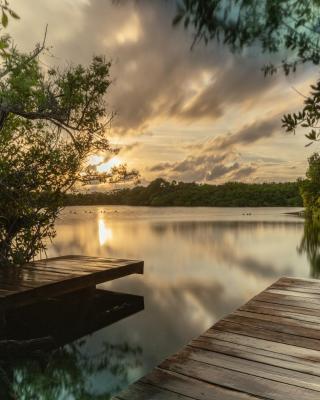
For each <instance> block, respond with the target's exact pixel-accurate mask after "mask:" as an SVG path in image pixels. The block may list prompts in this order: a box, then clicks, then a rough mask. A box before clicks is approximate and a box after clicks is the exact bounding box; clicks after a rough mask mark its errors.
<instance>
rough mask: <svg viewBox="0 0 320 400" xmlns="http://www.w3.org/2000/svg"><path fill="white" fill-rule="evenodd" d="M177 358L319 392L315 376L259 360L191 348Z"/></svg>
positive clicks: (187, 348) (319, 383)
mask: <svg viewBox="0 0 320 400" xmlns="http://www.w3.org/2000/svg"><path fill="white" fill-rule="evenodd" d="M179 357H185V359H190V360H194V361H200V362H203V363H207V364H209V365H214V366H216V367H221V368H225V369H228V370H231V371H238V372H245V373H246V374H248V375H253V376H259V377H261V378H266V379H270V380H273V381H276V382H282V383H288V384H290V385H294V386H299V387H304V388H306V389H312V390H316V391H318V392H319V391H320V379H317V378H316V377H315V376H313V375H310V374H308V373H303V372H300V371H296V370H292V369H291V368H290V369H288V368H287V367H280V366H275V365H273V364H269V363H268V364H267V363H265V362H264V361H263V359H261V358H260V360H259V361H258V362H257V361H253V360H248V359H245V358H241V357H238V356H234V355H229V354H224V353H219V352H215V351H212V350H207V349H203V348H194V347H191V346H188V347H186V348H185V349H184V350H182V351H180V352H179ZM318 372H319V371H318Z"/></svg>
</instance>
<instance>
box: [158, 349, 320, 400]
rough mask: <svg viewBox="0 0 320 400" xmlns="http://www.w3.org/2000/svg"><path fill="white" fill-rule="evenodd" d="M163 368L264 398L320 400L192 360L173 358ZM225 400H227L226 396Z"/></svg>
mask: <svg viewBox="0 0 320 400" xmlns="http://www.w3.org/2000/svg"><path fill="white" fill-rule="evenodd" d="M160 367H161V368H163V369H167V370H170V371H173V372H177V373H180V374H182V375H186V376H189V377H193V378H196V379H199V380H203V381H205V382H208V383H212V384H216V385H220V386H223V387H226V388H228V389H232V390H238V391H242V392H245V393H248V394H252V395H255V396H260V397H262V398H264V399H266V398H267V399H272V400H285V399H289V398H293V399H304V400H319V392H317V391H314V390H310V389H305V388H301V387H298V386H293V385H290V384H286V383H281V382H276V381H273V380H269V379H265V378H261V377H257V376H253V375H248V374H247V373H246V372H245V371H244V372H238V371H234V370H229V369H225V368H221V367H217V366H215V365H209V364H207V363H203V362H200V361H194V360H190V359H188V358H187V359H179V357H177V358H170V359H169V360H166V361H165V362H164V363H162V364H161V365H160ZM222 398H223V397H222Z"/></svg>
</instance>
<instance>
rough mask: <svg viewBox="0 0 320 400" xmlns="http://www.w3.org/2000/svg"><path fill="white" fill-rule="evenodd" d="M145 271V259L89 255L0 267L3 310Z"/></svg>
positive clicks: (0, 295)
mask: <svg viewBox="0 0 320 400" xmlns="http://www.w3.org/2000/svg"><path fill="white" fill-rule="evenodd" d="M135 273H137V274H142V273H143V261H137V260H123V259H115V258H99V257H86V256H64V257H57V258H48V259H44V260H40V261H35V262H33V263H29V264H26V265H24V266H21V267H16V268H13V267H8V268H0V312H5V311H6V310H8V309H11V308H15V307H18V306H22V305H28V304H33V303H36V302H38V301H42V300H46V299H48V298H50V297H56V296H61V295H62V294H66V293H70V292H74V291H79V290H83V289H86V288H95V286H96V285H97V284H99V283H103V282H106V281H111V280H114V279H117V278H121V277H123V276H126V275H130V274H135Z"/></svg>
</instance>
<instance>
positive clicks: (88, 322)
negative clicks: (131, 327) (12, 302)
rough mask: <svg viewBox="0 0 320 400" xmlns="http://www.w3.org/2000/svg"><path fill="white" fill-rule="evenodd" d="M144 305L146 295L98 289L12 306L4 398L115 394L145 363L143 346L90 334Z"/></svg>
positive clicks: (5, 333) (2, 370)
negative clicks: (116, 341) (31, 303)
mask: <svg viewBox="0 0 320 400" xmlns="http://www.w3.org/2000/svg"><path fill="white" fill-rule="evenodd" d="M143 307H144V305H143V298H142V297H141V296H133V295H127V294H122V293H113V292H109V291H105V290H101V289H97V290H81V291H79V292H76V293H75V292H74V293H72V294H68V295H64V296H60V297H59V298H54V299H48V300H47V301H43V302H39V303H35V304H33V305H29V306H24V307H20V308H19V309H15V310H10V311H7V313H6V326H5V328H6V329H5V330H4V329H2V331H1V339H2V341H1V346H0V352H1V361H0V395H1V399H10V400H11V399H12V400H13V399H16V398H19V399H26V400H27V399H34V400H37V399H39V400H40V399H48V400H49V399H75V400H76V399H97V400H98V399H102V398H103V399H108V398H110V396H111V395H112V394H114V393H116V392H118V391H119V390H121V388H123V387H124V386H126V385H127V384H128V382H130V376H129V375H130V371H131V370H136V369H139V368H140V367H141V365H142V361H141V358H142V357H141V354H142V349H141V347H140V346H138V345H131V344H130V343H128V342H126V341H120V342H119V343H117V344H113V343H110V342H108V341H107V340H105V339H102V340H101V341H98V340H96V341H95V342H92V341H91V340H90V334H91V333H93V332H96V331H99V330H101V329H102V328H104V327H106V326H108V325H110V324H112V323H115V322H116V321H120V320H121V319H124V318H126V317H128V316H130V315H133V314H135V313H137V312H138V311H141V310H142V309H143ZM21 315H23V318H21ZM88 335H89V336H88ZM35 338H39V339H36V340H35ZM8 340H9V341H8ZM12 340H14V341H13V342H12ZM30 340H31V341H30ZM15 396H17V397H15Z"/></svg>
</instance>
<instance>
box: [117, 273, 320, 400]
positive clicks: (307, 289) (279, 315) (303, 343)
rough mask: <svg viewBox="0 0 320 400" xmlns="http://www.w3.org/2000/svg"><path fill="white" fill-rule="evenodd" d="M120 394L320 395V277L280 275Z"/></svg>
mask: <svg viewBox="0 0 320 400" xmlns="http://www.w3.org/2000/svg"><path fill="white" fill-rule="evenodd" d="M116 399H118V400H119V399H122V400H129V399H139V400H157V399H159V400H162V399H168V400H171V399H172V400H174V399H177V400H178V399H181V400H182V399H193V400H195V399H197V400H209V399H210V400H211V399H219V400H220V399H223V400H242V399H243V400H246V399H248V400H249V399H252V400H254V399H265V400H287V399H300V400H316V399H317V400H318V399H320V281H317V280H312V279H297V278H288V277H285V278H281V279H279V280H278V281H277V282H275V283H274V284H273V285H271V286H270V287H268V288H267V289H266V290H265V291H263V292H262V293H260V294H259V295H257V296H255V297H254V298H253V299H252V300H250V301H249V302H248V303H246V304H245V305H243V306H242V307H240V308H239V309H238V310H236V311H235V312H233V313H232V314H230V315H227V316H226V317H225V318H223V319H222V320H220V321H218V322H217V323H216V324H215V325H214V326H213V327H211V328H210V329H208V330H207V331H206V332H204V333H203V334H202V335H201V336H199V337H198V338H195V339H193V340H192V341H191V342H190V343H189V344H187V345H186V346H185V347H184V348H183V349H182V350H180V351H179V352H178V353H176V354H174V355H172V356H171V357H169V358H167V359H166V360H165V361H164V362H162V363H161V364H160V365H159V366H158V367H157V368H155V369H154V370H153V371H151V372H150V373H149V374H148V375H146V376H145V377H144V378H142V379H140V380H139V381H138V382H136V383H134V384H133V385H131V386H129V387H128V388H127V389H126V390H125V391H123V392H122V393H120V394H118V395H117V397H115V398H114V400H116Z"/></svg>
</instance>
